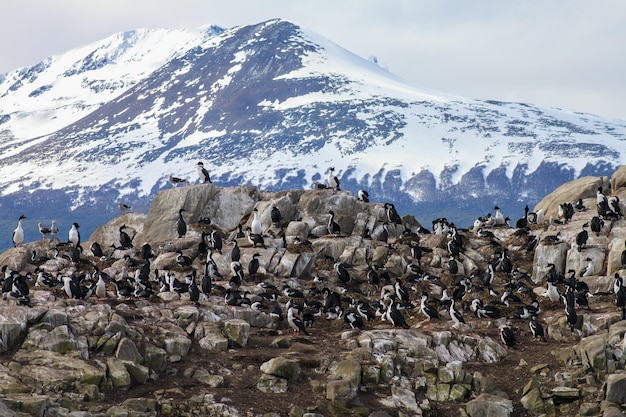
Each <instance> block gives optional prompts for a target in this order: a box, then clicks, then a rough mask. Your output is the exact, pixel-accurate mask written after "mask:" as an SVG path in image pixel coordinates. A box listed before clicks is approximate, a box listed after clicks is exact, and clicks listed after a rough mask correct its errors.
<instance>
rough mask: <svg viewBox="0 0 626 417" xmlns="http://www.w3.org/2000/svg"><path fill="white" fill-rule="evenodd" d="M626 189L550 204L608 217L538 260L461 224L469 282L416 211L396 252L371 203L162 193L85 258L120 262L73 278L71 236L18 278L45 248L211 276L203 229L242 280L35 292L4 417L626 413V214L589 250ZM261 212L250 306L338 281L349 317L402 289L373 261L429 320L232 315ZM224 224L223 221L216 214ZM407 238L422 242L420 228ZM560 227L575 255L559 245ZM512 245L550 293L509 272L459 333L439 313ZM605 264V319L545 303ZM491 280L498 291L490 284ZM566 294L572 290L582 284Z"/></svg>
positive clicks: (506, 240)
mask: <svg viewBox="0 0 626 417" xmlns="http://www.w3.org/2000/svg"><path fill="white" fill-rule="evenodd" d="M625 176H626V173H625V172H624V170H620V171H618V172H616V173H615V175H614V176H613V178H612V179H611V182H610V183H609V181H608V179H606V178H585V179H582V180H577V181H575V182H572V183H569V184H566V185H565V186H563V187H561V188H559V189H558V190H555V192H554V193H552V194H550V195H549V196H547V197H546V199H544V201H542V202H541V203H540V204H539V205H538V206H537V207H535V208H534V209H533V211H536V210H538V209H542V210H543V211H544V212H545V213H546V218H547V219H548V218H549V216H550V215H552V216H554V217H555V218H556V217H557V206H558V204H560V203H561V202H567V201H577V200H578V198H583V201H584V203H585V205H586V206H587V207H589V209H588V210H586V211H580V212H576V213H575V214H574V216H573V217H572V219H571V220H569V221H568V222H567V223H566V224H563V225H550V224H549V223H546V224H540V225H537V224H532V225H531V226H530V228H531V233H532V235H536V236H538V237H539V239H540V242H539V243H538V245H537V246H536V248H534V249H533V250H527V249H526V244H527V242H528V240H529V239H530V236H516V231H517V230H518V229H516V228H515V227H491V228H489V230H490V231H492V232H493V233H494V235H495V237H493V238H492V237H480V236H477V234H476V232H477V231H476V230H467V229H461V230H459V233H460V234H461V236H462V237H463V242H464V245H463V248H462V250H461V255H460V257H459V260H460V271H459V272H458V273H456V274H452V273H451V272H450V270H449V266H448V260H449V258H450V254H449V252H448V249H447V244H448V241H449V240H450V238H449V236H447V235H445V234H443V235H437V234H433V233H431V234H425V233H423V232H421V231H420V230H419V224H418V223H417V222H416V221H415V220H414V219H413V218H412V217H411V216H404V217H403V227H396V226H393V225H392V226H391V227H390V228H389V238H388V240H387V241H386V242H383V241H381V240H380V239H382V236H383V234H384V231H383V227H382V225H383V223H384V222H385V220H386V212H385V209H384V206H383V204H378V203H363V202H359V201H357V200H356V199H355V198H354V196H353V195H352V194H351V193H347V192H336V191H333V190H314V191H293V192H286V193H276V194H272V193H261V192H259V191H258V190H256V189H255V188H253V187H238V188H232V189H220V188H219V187H215V186H213V185H206V186H204V185H201V186H190V187H180V188H177V189H172V190H170V191H166V192H162V193H160V194H159V195H158V196H157V198H156V199H155V201H154V203H153V206H152V207H151V210H150V212H149V213H148V215H144V214H138V213H126V214H123V215H122V216H120V217H119V218H118V219H115V220H114V221H112V222H111V223H109V224H107V225H103V226H102V227H101V228H100V229H99V230H98V231H96V233H94V235H93V236H91V237H89V241H87V242H83V244H82V245H83V246H84V247H85V248H89V247H90V243H91V242H94V241H97V242H99V243H100V244H101V245H102V247H103V248H107V254H108V255H109V256H108V257H107V258H105V259H100V258H95V257H94V256H93V255H92V254H91V252H90V251H89V250H88V249H86V250H85V251H84V252H83V255H82V258H81V259H82V261H81V262H80V263H79V264H76V265H72V263H71V262H68V261H67V260H62V259H59V258H57V257H55V256H54V255H53V252H54V248H55V247H58V248H59V250H60V251H61V253H69V247H67V246H64V245H62V246H58V244H59V243H60V242H61V241H60V240H59V239H58V238H55V239H45V240H42V241H39V242H30V243H27V244H25V245H23V246H21V247H17V248H14V249H11V250H9V251H7V252H5V253H3V254H1V255H0V265H7V266H8V267H9V268H11V269H13V270H16V271H20V272H21V273H23V274H26V273H27V272H31V273H33V274H34V276H36V269H35V268H36V266H37V265H35V263H33V261H32V260H31V255H32V253H33V250H35V251H36V252H37V253H39V254H48V255H49V256H50V258H51V259H49V260H45V261H44V260H39V261H38V262H36V263H37V264H38V267H39V268H40V270H45V271H48V272H50V273H52V274H56V273H60V274H61V275H65V276H71V275H74V276H77V275H80V274H81V273H84V272H87V271H89V272H90V273H94V274H96V273H95V271H96V267H97V268H98V270H100V271H103V272H106V273H107V274H108V275H109V276H110V277H112V279H115V280H120V279H121V275H122V274H123V270H124V269H126V272H128V273H130V274H134V270H135V269H137V268H138V267H139V266H132V265H130V264H129V259H128V258H127V257H126V258H125V255H131V258H132V259H136V260H138V261H139V262H140V263H141V262H142V260H141V259H140V258H139V255H138V250H139V248H140V247H141V245H142V244H143V243H146V242H149V243H150V244H151V245H152V247H153V250H154V252H155V257H154V259H152V261H151V271H153V272H151V279H152V280H153V281H156V278H155V276H154V274H155V272H154V268H156V269H157V270H160V271H164V270H166V268H170V269H171V270H172V271H174V272H175V274H176V276H177V278H178V279H180V280H181V281H182V280H183V279H184V277H185V276H186V275H188V274H190V273H191V271H193V270H194V269H195V270H196V271H197V272H198V277H197V281H198V282H199V281H200V277H201V275H202V274H203V272H204V264H205V260H206V257H203V256H200V257H196V254H197V251H198V243H199V242H200V239H201V234H202V232H210V231H212V230H214V229H216V230H218V231H219V232H220V233H221V235H222V237H223V239H224V242H225V243H226V244H225V246H224V248H223V249H222V251H221V253H218V252H217V251H215V252H214V254H213V259H214V260H215V262H216V264H217V267H218V270H219V271H220V272H222V274H223V275H224V278H223V279H216V280H214V287H213V289H212V290H211V292H210V294H201V297H200V300H199V302H198V303H194V302H191V301H190V299H189V294H187V293H183V294H177V293H175V292H171V291H165V292H158V289H157V290H156V294H155V295H153V296H151V297H146V298H143V297H124V298H120V297H118V296H117V295H116V293H115V288H114V286H113V285H112V283H111V282H109V283H108V285H107V289H108V293H107V296H106V297H103V298H97V297H95V296H94V295H92V296H91V297H89V298H87V299H84V300H75V299H70V298H69V297H68V296H67V295H66V294H65V293H64V291H63V290H62V289H61V288H48V287H46V286H35V285H34V282H32V281H31V282H30V287H31V294H30V295H31V301H30V305H29V306H19V305H14V304H15V302H13V301H11V300H10V297H8V296H6V295H5V297H4V298H5V300H3V301H2V305H1V306H0V354H1V356H0V397H1V398H2V401H1V402H0V415H3V416H4V415H6V416H14V415H20V416H21V415H35V416H44V415H45V416H66V415H72V416H131V415H132V416H157V415H172V416H173V415H176V416H185V415H189V416H191V415H215V416H234V415H290V416H302V415H307V416H309V417H311V416H314V415H322V416H331V415H363V416H368V415H371V416H385V415H403V416H404V415H424V416H448V415H469V416H482V415H493V416H526V415H565V416H568V415H571V416H577V415H588V416H594V415H595V416H606V417H608V416H613V415H622V412H623V411H624V409H623V408H620V405H621V404H624V403H626V396H625V394H624V393H625V392H626V389H625V388H626V373H624V371H623V370H624V364H625V361H626V358H624V355H623V352H624V348H625V346H624V331H625V330H626V321H624V320H622V319H623V317H622V313H621V311H619V309H617V308H616V307H615V303H614V300H615V296H614V294H612V293H611V292H610V291H609V290H610V289H611V288H612V286H613V281H614V274H615V273H618V274H624V271H623V270H622V265H621V261H620V255H621V252H622V251H623V250H624V240H625V237H626V228H625V227H626V221H624V220H617V221H612V222H607V223H606V224H605V226H604V228H603V229H602V231H601V232H600V234H599V235H597V236H596V235H595V234H591V236H590V238H589V241H588V243H587V245H586V247H585V248H582V249H581V251H578V250H577V248H576V247H575V244H574V242H575V239H576V235H577V234H578V233H579V231H580V230H581V229H582V225H583V224H584V223H586V222H589V221H590V220H591V218H592V217H593V216H595V215H596V214H597V213H596V210H595V200H596V197H595V193H596V189H597V187H598V186H602V187H603V188H604V189H605V190H607V189H610V190H612V194H613V195H620V196H622V195H623V194H624V190H625V188H624V185H623V184H625V183H626V181H624V177H625ZM273 206H276V207H279V208H280V211H281V213H282V214H283V220H282V221H281V223H280V224H279V225H272V222H271V220H270V211H271V208H272V207H273ZM182 207H184V208H185V209H186V210H187V212H188V213H187V214H186V218H187V221H188V224H189V231H188V233H187V234H186V236H185V237H183V238H180V239H176V236H175V232H174V231H175V229H176V228H175V223H176V219H177V218H178V210H179V208H182ZM253 208H257V210H258V212H259V213H260V218H261V220H262V222H263V223H264V224H265V229H266V232H265V244H266V248H261V247H257V248H254V247H252V245H251V244H250V243H249V242H248V241H247V239H245V238H240V239H237V241H238V242H239V246H240V247H241V253H242V256H241V263H242V264H243V265H244V266H247V265H248V263H249V262H250V260H251V259H252V255H253V254H255V253H259V255H260V259H261V269H260V272H259V275H258V276H257V277H256V279H251V278H250V277H249V276H248V275H247V273H246V277H245V280H244V283H243V284H242V286H241V288H240V289H239V291H240V294H245V292H246V291H249V294H248V296H249V298H250V299H251V300H252V301H256V300H260V294H261V292H263V291H264V290H263V289H262V288H261V287H259V286H258V285H257V284H258V283H259V282H261V281H263V282H267V283H271V284H273V285H275V287H276V288H277V290H276V291H277V295H278V301H277V302H278V304H280V305H282V306H284V305H285V303H286V302H287V301H288V300H289V297H287V296H286V295H284V294H283V288H284V287H285V286H289V287H290V288H294V289H299V290H301V291H302V292H303V293H304V295H305V297H306V299H308V300H314V299H316V300H320V301H323V298H322V297H321V295H319V292H320V291H322V290H323V289H324V288H328V289H330V290H332V291H337V292H338V293H341V296H342V298H343V303H342V304H343V306H344V310H346V311H347V310H348V309H349V308H350V307H349V304H350V303H349V300H350V299H353V300H362V301H367V302H375V301H377V300H378V299H379V298H380V294H381V288H382V287H384V285H385V284H386V283H387V282H386V281H384V279H383V281H382V282H381V283H380V284H379V285H378V286H374V285H372V283H370V282H368V278H367V272H368V268H369V267H370V266H371V265H374V266H377V267H381V268H382V267H384V269H381V270H379V272H383V271H386V272H387V273H388V274H389V276H390V278H389V283H391V284H393V283H394V282H395V281H396V280H398V279H401V280H402V281H403V282H404V283H405V284H406V286H407V287H408V288H409V293H410V299H411V302H412V305H413V306H414V308H409V309H406V310H403V311H402V314H403V316H404V317H405V319H406V321H407V324H408V328H407V329H402V328H394V327H393V326H392V324H391V323H390V322H389V321H384V320H381V319H379V318H376V319H374V320H371V321H368V322H366V323H365V324H364V326H363V328H362V329H351V328H350V326H349V325H348V324H347V323H346V322H345V321H344V320H342V319H338V320H337V319H329V318H326V314H327V312H322V315H321V316H320V317H317V318H316V319H315V322H314V324H313V325H312V326H311V327H309V328H307V332H308V335H307V334H304V333H302V332H301V333H300V334H294V332H293V330H292V329H291V328H290V327H289V326H288V324H287V323H286V320H283V321H279V320H278V319H276V318H273V317H271V316H270V315H268V314H267V313H266V312H264V311H257V310H253V309H251V308H250V307H248V306H232V305H227V304H226V303H225V297H224V296H225V292H226V289H227V288H228V287H229V285H231V284H229V281H230V279H231V277H232V276H233V274H232V272H231V270H230V253H231V249H232V246H231V243H230V242H231V241H232V240H233V239H235V236H234V233H235V232H236V230H237V225H238V224H242V225H244V227H245V226H249V225H250V224H251V221H252V216H251V213H252V210H253ZM329 210H333V211H334V212H335V213H336V214H337V216H336V218H335V220H336V221H337V222H338V223H339V224H340V226H341V230H342V232H341V234H340V235H339V236H331V235H328V232H327V230H326V222H327V220H328V211H329ZM521 214H523V213H520V215H521ZM478 215H481V214H480V213H477V216H478ZM511 217H518V216H511ZM206 218H210V219H211V224H210V225H209V224H208V222H207V221H204V222H201V221H199V220H200V219H206ZM452 220H453V219H450V221H452ZM513 223H514V222H513ZM121 226H124V230H128V231H130V234H131V236H132V237H133V242H134V244H135V247H134V248H133V249H131V250H119V249H118V250H115V251H113V252H112V251H111V248H110V245H114V246H117V245H119V244H120V242H119V229H120V227H121ZM429 226H430V225H429ZM404 227H407V228H409V229H410V230H411V231H413V232H415V233H417V235H411V236H406V235H402V231H403V230H404ZM429 228H430V227H429ZM556 233H559V241H558V242H556V243H551V244H548V243H546V242H543V241H542V239H543V238H545V237H546V236H548V235H554V234H556ZM366 234H371V237H366V236H365V235H366ZM411 241H415V242H417V241H419V244H420V246H422V247H423V248H425V249H426V252H425V253H424V255H423V257H422V259H421V262H420V264H421V265H420V266H421V271H420V272H419V273H418V274H417V276H411V274H410V273H409V272H407V271H409V269H408V266H409V265H410V264H415V263H417V260H416V259H415V258H414V257H413V256H412V254H411V250H410V246H409V243H410V242H411ZM177 249H181V250H182V252H183V253H184V254H186V255H189V256H191V257H193V258H195V260H194V263H193V265H192V266H181V265H179V264H178V263H177V262H176V250H177ZM503 249H506V250H507V253H508V255H509V257H510V259H511V261H512V264H513V266H514V268H515V269H517V270H518V271H520V272H526V273H528V276H527V277H523V278H519V277H518V278H519V280H520V281H522V282H524V283H525V284H526V285H527V286H528V287H529V288H530V292H515V293H514V294H515V295H517V296H518V297H520V299H519V300H512V301H511V302H510V303H509V305H508V306H507V305H503V304H501V303H498V297H501V296H502V294H503V293H504V290H505V285H506V284H507V283H509V282H510V281H511V279H512V277H513V274H512V273H507V272H505V271H502V270H497V271H496V272H495V279H494V281H493V284H492V288H493V289H494V290H496V291H498V292H499V296H497V297H496V296H490V295H489V293H488V291H486V290H484V291H478V289H476V288H474V290H470V291H469V292H468V293H467V294H466V296H465V297H463V298H462V299H461V300H459V302H458V303H459V304H460V305H461V310H462V313H463V315H464V317H465V319H466V323H465V324H463V323H460V324H454V323H453V321H452V320H451V319H450V317H449V314H448V312H447V311H448V309H447V307H446V306H445V305H443V304H440V303H439V301H438V300H439V298H440V297H441V295H442V291H443V289H447V290H448V291H450V293H452V291H453V290H454V289H455V288H456V287H457V286H458V282H459V281H460V280H461V279H463V278H471V277H472V274H475V275H476V274H478V273H483V272H484V271H486V269H487V264H488V262H490V261H493V259H494V257H496V256H498V253H501V252H502V251H503ZM588 259H592V262H593V265H594V270H593V272H592V273H590V274H589V275H588V276H585V277H581V278H580V279H581V280H582V281H584V282H586V283H587V284H588V286H589V289H590V293H591V294H593V295H592V296H590V297H589V307H590V308H589V309H587V308H584V307H579V308H578V309H577V312H578V320H577V322H576V324H575V325H574V326H573V327H574V328H573V329H571V328H570V326H569V325H568V324H567V323H566V320H565V313H564V308H563V305H562V304H561V303H560V302H558V301H556V302H552V301H550V300H548V299H547V298H546V297H545V296H543V295H542V294H543V292H544V291H545V289H546V273H547V272H546V271H547V267H548V265H549V264H551V263H552V264H555V265H556V268H557V269H558V272H559V273H561V274H566V273H567V271H568V270H569V269H574V270H575V271H580V270H581V269H582V268H583V267H584V266H585V265H586V264H587V262H588V261H587V260H588ZM336 262H342V263H343V264H345V265H346V266H347V267H348V270H349V273H350V276H351V279H350V282H349V283H348V284H343V283H341V282H340V281H339V280H338V277H337V273H336V272H335V270H334V268H333V266H334V264H335V263H336ZM96 275H97V274H96ZM94 277H95V275H94ZM314 277H318V278H319V279H318V280H315V279H314ZM471 279H472V280H473V282H474V283H475V284H476V283H477V282H478V281H477V279H476V278H475V276H474V278H471ZM317 281H321V282H317ZM558 286H559V290H560V291H563V289H564V284H562V283H561V284H559V285H558ZM155 288H158V286H157V285H156V284H155ZM423 293H427V294H428V295H429V296H430V303H431V304H432V305H433V306H435V307H436V308H437V309H438V310H439V314H440V318H439V319H433V320H431V321H425V319H426V317H425V316H424V315H423V314H422V313H421V312H420V311H419V308H417V307H418V306H419V299H420V297H421V295H422V294H423ZM474 298H479V299H481V300H483V302H484V303H485V304H487V303H489V302H491V303H493V304H494V305H496V307H497V308H498V309H499V310H500V313H501V317H500V318H494V319H487V318H478V317H476V316H475V315H474V314H473V313H472V312H471V311H470V309H469V305H470V303H471V300H472V299H474ZM533 299H536V300H537V301H538V302H539V306H540V308H541V312H540V313H539V321H540V323H541V324H542V325H543V327H544V328H545V330H546V333H547V336H546V341H537V340H534V339H533V338H532V335H531V333H530V330H529V327H528V319H526V318H515V317H514V316H513V315H514V313H515V312H516V311H517V310H519V308H520V307H522V306H525V305H529V303H530V302H531V301H532V300H533ZM296 301H301V300H300V299H296ZM505 324H506V325H508V326H510V327H511V329H512V330H513V332H514V334H515V336H516V339H517V343H516V344H515V346H513V347H506V346H505V345H504V344H503V343H502V342H501V341H500V339H499V333H500V330H499V327H500V326H501V325H505Z"/></svg>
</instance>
